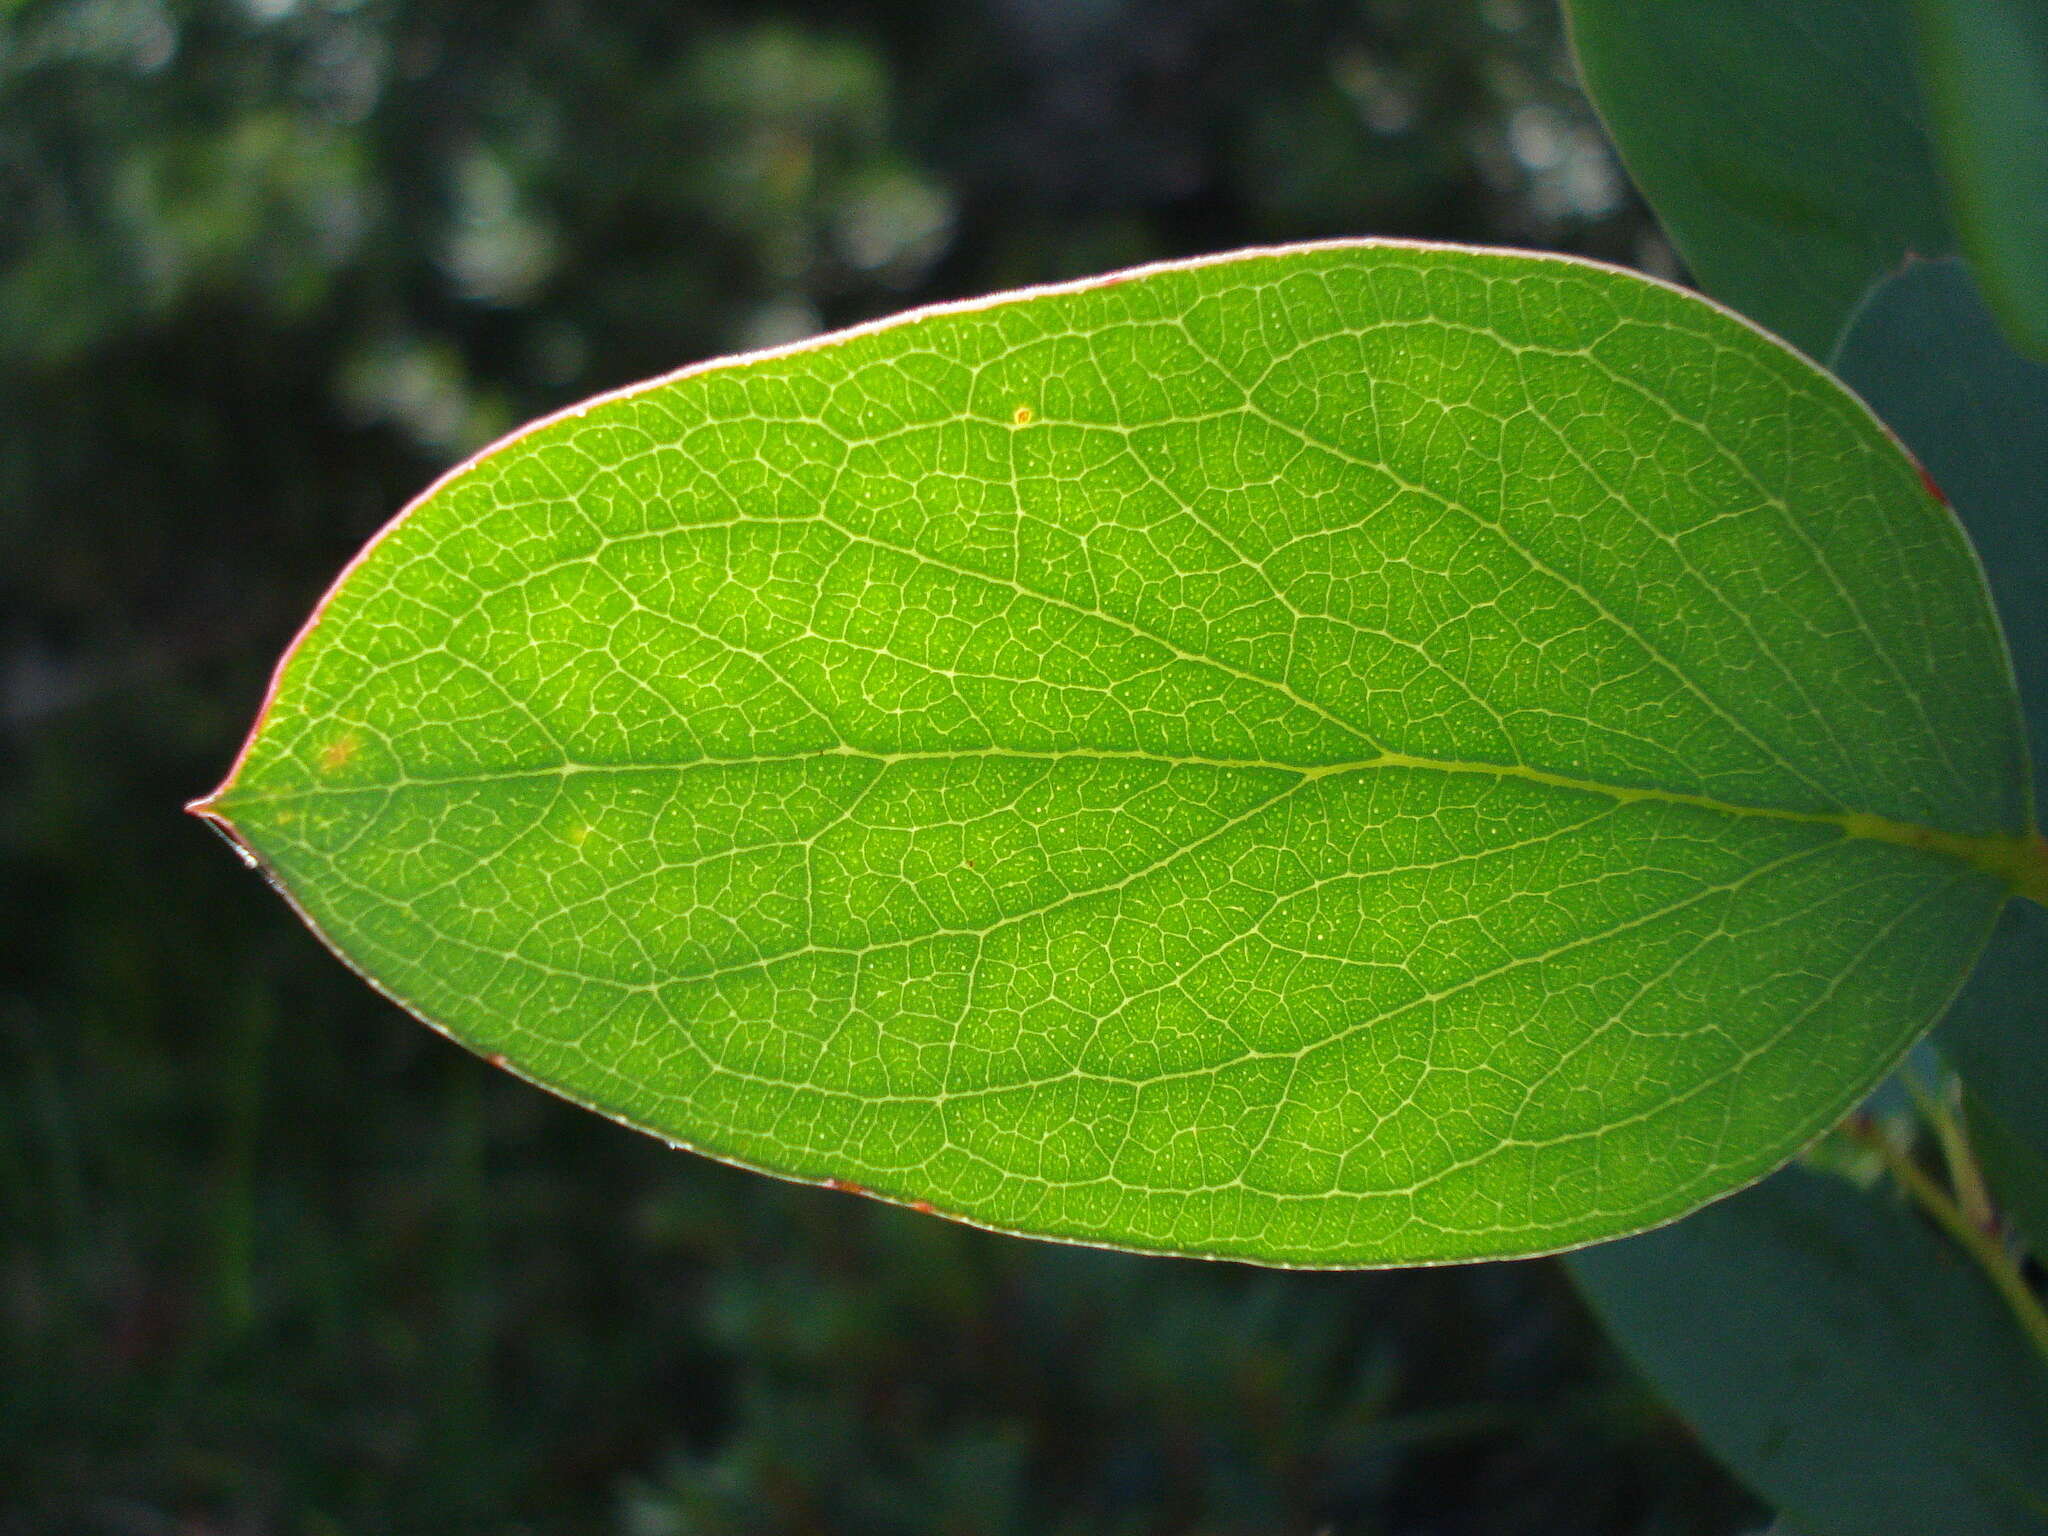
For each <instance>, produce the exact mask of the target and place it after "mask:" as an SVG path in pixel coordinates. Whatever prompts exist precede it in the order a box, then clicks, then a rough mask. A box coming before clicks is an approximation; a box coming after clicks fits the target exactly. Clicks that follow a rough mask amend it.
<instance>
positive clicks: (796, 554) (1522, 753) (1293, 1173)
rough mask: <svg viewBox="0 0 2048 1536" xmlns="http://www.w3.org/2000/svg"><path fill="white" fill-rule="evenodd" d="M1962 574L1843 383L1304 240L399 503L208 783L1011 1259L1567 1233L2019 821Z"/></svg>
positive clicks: (1414, 1244)
mask: <svg viewBox="0 0 2048 1536" xmlns="http://www.w3.org/2000/svg"><path fill="white" fill-rule="evenodd" d="M2024 775H2025V752H2024V746H2023V743H2022V740H2021V736H2020V731H2019V726H2018V723H2017V720H2016V716H2015V704H2014V699H2013V695H2012V688H2011V681H2010V675H2009V672H2008V669H2007V666H2006V662H2005V658H2004V655H2003V652H2002V649H2001V646H2000V642H1999V638H1998V634H1997V630H1996V626H1995V622H1994V621H1993V619H1992V618H1991V614H1990V611H1989V608H1988V606H1987V603H1986V599H1985V594H1984V591H1983V588H1982V583H1981V580H1980V578H1979V576H1978V574H1977V571H1976V567H1975V563H1974V561H1973V559H1972V556H1971V554H1970V552H1969V549H1968V547H1967V546H1966V544H1965V543H1964V541H1963V539H1962V536H1961V534H1960V531H1959V530H1958V529H1957V527H1956V526H1955V523H1954V521H1953V519H1952V518H1950V516H1949V515H1948V514H1947V512H1946V511H1945V510H1944V509H1943V508H1942V507H1941V505H1940V504H1939V503H1938V502H1937V501H1936V500H1935V499H1934V498H1933V497H1932V496H1930V495H1929V494H1928V492H1927V491H1926V490H1925V489H1924V487H1923V486H1922V484H1921V482H1920V478H1919V476H1918V474H1917V473H1916V471H1915V469H1914V466H1913V465H1912V463H1911V462H1910V461H1909V460H1908V459H1907V458H1906V457H1905V455H1904V454H1902V453H1901V452H1900V451H1899V450H1898V448H1897V446H1896V444H1895V443H1894V442H1893V440H1892V439H1891V438H1890V437H1889V436H1888V435H1887V434H1886V433H1885V432H1884V431H1883V430H1882V429H1881V428H1880V427H1879V426H1878V425H1877V424H1876V422H1875V421H1874V420H1873V419H1872V418H1871V417H1870V416H1869V414H1868V413H1867V412H1866V411H1865V410H1864V408H1863V407H1862V406H1861V405H1860V404H1859V403H1858V402H1857V401H1855V400H1854V399H1853V398H1852V397H1850V396H1849V395H1847V394H1845V393H1844V392H1843V391H1842V390H1841V389H1840V388H1839V387H1838V386H1837V385H1836V384H1835V383H1834V382H1833V381H1832V380H1830V379H1829V378H1828V377H1827V376H1826V375H1824V374H1822V373H1820V372H1819V371H1818V370H1816V369H1815V368H1813V367H1812V366H1811V365H1810V364H1808V363H1807V362H1805V361H1804V360H1803V359H1802V358H1800V357H1799V356H1798V355H1797V354H1795V353H1793V352H1791V351H1789V350H1788V349H1786V348H1785V347H1783V346H1781V345H1780V344H1778V343H1777V342H1775V341H1773V340H1771V339H1770V338H1768V337H1766V336H1764V335H1762V334H1760V333H1759V332H1757V331H1756V330H1754V329H1753V328H1751V327H1750V326H1748V325H1747V324H1746V323H1744V322H1742V321H1740V320H1738V319H1737V318H1735V317H1733V316H1731V315H1729V314H1727V313H1726V312H1725V311H1722V310H1719V309H1717V308H1715V307H1714V306H1712V305H1710V304H1707V303H1706V302H1704V301H1702V300H1699V299H1697V298H1695V297H1693V296H1691V295H1688V294H1685V293H1682V292H1680V291H1677V290H1675V289H1671V288H1668V287H1665V286H1663V285H1659V284H1655V283H1652V282H1649V281H1647V280H1644V279H1641V278H1638V277H1635V276H1633V275H1632V274H1628V273H1624V272H1620V271H1616V270H1613V269H1609V268H1604V267H1598V266H1594V265H1591V264H1587V263H1581V262H1574V261H1569V260H1564V259H1558V258H1548V257H1535V256H1525V255H1516V254H1509V253H1494V252H1482V251H1472V250H1463V249H1456V248H1432V247H1422V246H1408V245H1400V244H1380V243H1371V242H1365V243H1349V244H1343V243H1340V244H1333V245H1328V246H1321V247H1302V248H1296V249H1292V250H1286V251H1278V252H1252V253H1246V254H1243V255H1240V256H1235V257H1227V258H1221V259H1216V260H1210V261H1204V262H1196V263H1191V264H1187V265H1183V266H1177V267H1164V268H1153V269H1147V270H1142V271H1139V272H1135V273H1125V274H1120V275H1118V276H1115V277H1111V278H1106V279H1102V280H1098V281H1094V282H1089V283H1082V284H1078V285H1074V286H1071V287H1068V288H1062V289H1047V290H1039V291H1036V292H1032V293H1026V294H1021V295H1012V296H1007V297H1003V298H998V299H993V300H988V301H984V302H981V303H976V304H970V305H965V306H958V307H951V308H942V309H938V310H932V311H925V312H922V313H919V314H913V315H910V316H906V317H903V318H901V319H898V320H896V321H893V322H890V323H886V324H883V325H880V326H876V327H871V328H867V329H864V330H860V331H854V332H848V333H845V334H842V335H839V336H834V337H827V338H824V339H822V340H819V341H816V342H813V343H809V344H806V345H804V346H800V347H797V348H793V349H789V350H785V351H782V352H776V353H765V354H761V355H758V356H754V357H750V358H743V359H737V360H730V361H726V362H721V363H716V364H712V365H708V366H706V367H702V368H697V369H691V370H687V371H685V372H684V373H681V374H678V375H675V376H674V377H671V378H669V379H666V380H659V381H656V382H654V383H652V384H648V385H645V386H642V387H639V388H637V389H632V390H628V391H625V392H623V393H621V394H619V395H616V396H612V397H609V398H606V399H602V400H598V401H593V402H591V403H589V404H587V405H585V406H582V407H578V408H577V409H575V410H573V411H571V412H569V413H566V414H565V415H563V416H561V417H558V418H555V419H554V420H552V421H549V422H546V423H542V424H541V425H539V426H537V427H535V428H534V429H532V430H530V431H528V432H526V433H524V434H522V435H520V436H518V437H516V438H514V439H512V440H510V441H509V442H507V443H505V444H503V445H501V446H499V447H498V448H497V449H495V450H493V451H492V452H490V453H488V454H487V455H485V456H484V457H482V458H481V459H479V460H478V461H477V462H475V463H474V464H471V465H469V466H467V467H465V468H464V469H462V470H460V471H458V472H456V473H455V474H453V475H451V476H450V477H449V478H447V479H446V480H444V481H443V482H442V483H441V484H440V485H438V486H436V487H435V488H434V489H433V490H432V491H431V492H430V493H429V494H428V495H427V496H426V497H424V498H423V499H422V500H421V501H420V502H418V503H417V504H415V506H414V507H413V508H412V509H411V510H410V511H408V512H407V513H406V514H405V515H404V516H403V517H401V518H400V519H399V520H398V521H397V522H395V523H394V524H393V525H392V526H391V527H390V528H388V529H387V530H386V531H385V533H384V534H382V535H381V536H380V537H379V538H378V540H377V541H375V543H373V545H372V546H371V547H370V548H369V549H368V550H367V551H366V552H365V553H364V554H363V555H362V556H361V557H360V558H359V559H358V561H357V562H356V564H355V565H354V566H352V567H351V569H350V570H349V571H348V572H347V573H346V574H345V575H344V577H343V579H342V580H341V581H340V583H339V584H338V585H337V586H336V588H335V589H334V591H333V592H331V593H330V594H329V595H328V597H327V599H326V600H325V601H324V602H323V604H322V605H321V608H320V610H319V612H318V614H317V615H316V617H315V618H314V620H313V621H312V622H311V623H310V624H309V625H308V627H307V629H306V630H305V632H304V633H303V634H302V635H301V637H300V639H299V641H298V642H297V644H296V645H295V646H294V648H293V650H292V651H291V653H290V655H289V656H288V657H287V659H286V660H285V662H284V664H283V666H282V668H281V670H280V673H279V676H278V679H277V682H276V684H275V686H274V689H273V692H272V696H271V698H270V700H269V702H268V704H267V706H266V708H265V710H264V713H263V716H262V718H261V720H260V721H259V724H258V728H257V730H256V733H255V734H254V736H253V737H252V738H251V741H250V743H249V745H248V747H247V748H246V750H245V753H244V756H243V758H242V760H241V761H240V762H239V763H238V764H237V766H236V768H235V770H234V772H233V774H232V775H231V777H230V780H229V782H228V783H227V784H226V785H225V786H224V787H223V788H222V789H221V790H220V791H219V792H218V794H217V795H216V796H215V797H214V798H213V799H212V800H211V801H209V802H207V803H205V804H204V805H203V806H202V807H200V809H202V810H203V811H204V812H205V813H206V814H208V815H210V816H212V817H213V818H215V819H216V820H217V821H218V822H220V823H221V824H222V825H223V826H227V827H231V829H232V831H233V833H234V835H235V836H237V837H238V838H239V839H240V840H241V842H242V843H243V844H244V845H245V847H246V848H247V849H248V850H249V851H250V853H251V855H252V857H254V858H256V859H257V860H259V861H260V862H261V863H262V864H263V865H264V866H265V867H266V868H267V869H268V871H269V872H270V874H271V876H272V878H273V879H274V880H275V881H276V882H277V883H278V885H279V886H280V887H281V888H282V889H283V890H284V891H285V892H286V894H287V895H289V896H290V898H291V899H292V900H293V901H294V903H296V904H297V906H298V907H299V908H300V910H301V911H302V912H303V913H304V914H305V915H306V916H307V918H308V919H309V920H310V921H311V922H312V923H313V924H314V926H315V927H316V928H317V929H318V930H319V931H320V932H321V933H322V934H323V935H324V936H325V937H326V938H327V940H328V941H329V942H330V943H331V944H333V945H334V947H335V948H336V949H337V950H339V951H340V952H341V953H342V954H343V955H344V956H345V957H346V958H347V959H348V960H349V961H350V963H352V964H353V965H355V966H356V967H357V968H359V969H360V970H361V971H363V972H364V974H366V975H367V976H368V977H370V978H371V979H372V980H373V981H374V982H375V983H376V984H377V985H378V986H379V987H381V988H382V989H383V990H385V991H386V992H387V993H389V994H390V995H391V996H393V997H394V998H396V999H398V1000H399V1001H401V1002H402V1003H404V1004H405V1006H407V1007H408V1008H411V1009H412V1010H413V1011H415V1012H416V1013H418V1014H419V1015H421V1016H422V1017H423V1018H426V1019H428V1020H429V1021H431V1022H433V1023H434V1024H436V1025H437V1026H439V1027H441V1028H443V1029H445V1030H446V1031H448V1032H449V1033H450V1034H452V1035H454V1036H455V1037H456V1038H458V1039H460V1040H462V1041H463V1042H464V1043H466V1044H468V1045H470V1046H472V1047H473V1048H474V1049H476V1050H479V1051H481V1052H485V1053H488V1054H491V1055H494V1056H499V1057H502V1058H504V1059H505V1060H506V1061H507V1062H508V1064H510V1065H511V1066H513V1067H514V1068H515V1069H516V1070H518V1071H519V1072H521V1073H523V1074H525V1075H527V1076H529V1077H531V1078H533V1079H535V1080H536V1081H539V1082H542V1083H545V1084H547V1085H548V1086H550V1087H552V1088H554V1089H555V1090H557V1091H558V1092H561V1093H563V1094H565V1095H566V1096H568V1097H570V1098H572V1099H575V1100H577V1101H579V1102H582V1103H585V1104H589V1105H591V1106H593V1107H596V1108H598V1109H601V1110H603V1111H604V1112H605V1113H608V1114H610V1115H613V1116H615V1117H617V1118H619V1119H621V1120H624V1121H627V1122H629V1123H631V1124H634V1125H637V1126H640V1127H643V1128H645V1129H648V1130H651V1131H653V1132H655V1133H657V1134H659V1135H662V1136H664V1137H667V1138H669V1139H670V1140H672V1141H675V1142H678V1143H682V1144H687V1145H689V1146H692V1147H695V1148H698V1149H700V1150H703V1151H706V1152H709V1153H712V1154H714V1155H716V1156H719V1157H723V1158H728V1159H731V1160H733V1161H737V1162H740V1163H744V1164H747V1165H750V1166H754V1167H759V1168H763V1169H767V1170H770V1171H774V1172H778V1173H781V1174H785V1175H788V1176H791V1177H797V1178H804V1179H813V1180H832V1181H837V1182H840V1183H843V1184H853V1185H857V1186H860V1187H863V1188H866V1189H868V1190H870V1191H872V1192H875V1193H878V1194H881V1195H884V1196H887V1197H889V1198H892V1199H896V1200H902V1201H907V1202H915V1203H919V1204H929V1205H931V1206H935V1207H937V1208H938V1209H940V1210H943V1211H946V1212H949V1213H953V1214H956V1215H959V1216H962V1217H965V1218H967V1219H970V1220H973V1221H976V1222H981V1223H984V1224H987V1225H990V1226H995V1227H999V1228H1003V1229H1007V1230H1014V1231H1020V1232H1029V1233H1035V1234H1041V1235H1048V1236H1056V1237H1064V1238H1070V1239H1076V1240H1084V1241H1093V1242H1104V1243H1114V1244H1119V1245H1125V1246H1130V1247H1134V1248H1142V1249H1150V1250H1160V1251H1170V1252H1180V1253H1194V1254H1209V1255H1229V1256H1235V1257H1242V1258H1251V1259H1259V1260H1264V1261H1270V1262H1286V1263H1303V1264H1330V1265H1338V1264H1374V1263H1397V1262H1410V1261H1425V1260H1440V1259H1454V1258H1467V1257H1475V1256H1481V1255H1499V1254H1518V1253H1531V1252H1537V1251H1543V1250H1549V1249H1555V1248H1558V1247H1561V1246H1566V1245H1569V1244H1574V1243H1580V1242H1585V1241H1589V1240H1592V1239H1595V1238H1598V1237H1601V1236H1607V1235H1612V1234H1615V1233H1618V1232H1625V1231H1630V1230H1635V1229H1638V1228H1641V1227H1644V1226H1647V1225H1649V1224H1651V1223H1654V1222H1658V1221H1662V1220H1666V1219H1668V1218H1670V1217H1673V1216H1676V1215H1678V1214H1680V1213H1682V1212H1683V1211H1685V1210H1688V1209H1690V1208H1692V1207H1694V1206H1696V1205H1698V1204H1700V1203H1701V1202H1702V1201H1705V1200H1708V1199H1710V1198H1712V1197H1714V1196H1716V1195H1718V1194H1721V1193H1724V1192H1726V1191H1727V1190H1729V1189H1731V1188H1734V1187H1736V1186H1739V1185H1741V1184H1743V1183H1745V1182H1748V1181H1750V1180H1752V1179H1754V1178H1756V1177H1758V1176H1759V1175H1761V1174H1762V1173H1764V1172H1765V1171H1767V1170H1768V1169H1769V1168H1771V1167H1772V1166H1774V1165H1776V1164H1777V1163H1779V1162H1781V1161H1783V1160H1784V1159H1785V1158H1786V1157H1788V1156H1789V1155H1790V1154H1791V1153H1792V1152H1793V1151H1794V1150H1795V1149H1796V1148H1797V1147H1799V1146H1800V1145H1801V1144H1803V1143H1804V1142H1805V1141H1807V1140H1809V1139H1810V1138H1811V1137H1812V1136H1814V1135H1815V1134H1817V1133H1818V1132H1819V1131H1821V1130H1822V1129H1824V1128H1825V1127H1826V1126H1827V1125H1828V1124H1830V1123H1831V1122H1832V1121H1833V1120H1834V1119H1835V1118H1836V1117H1837V1116H1839V1115H1840V1114H1841V1113H1842V1112H1843V1111H1844V1110H1845V1109H1846V1108H1847V1107H1848V1106H1849V1105H1850V1104H1852V1103H1854V1102H1855V1100H1856V1099H1857V1098H1859V1097H1860V1096H1861V1095H1862V1094H1863V1093H1864V1092H1866V1091H1867V1090H1868V1089H1869V1087H1870V1085H1871V1084H1872V1083H1873V1082H1875V1081H1876V1080H1877V1078H1878V1077H1879V1076H1881V1075H1882V1074H1883V1072H1884V1071H1885V1070H1886V1069H1887V1068H1888V1067H1890V1066H1891V1065H1892V1064H1893V1063H1894V1062H1895V1061H1896V1060H1897V1059H1898V1057H1899V1055H1900V1054H1901V1053H1902V1052H1903V1051H1904V1050H1905V1049H1906V1047H1907V1045H1908V1044H1909V1043H1910V1042H1911V1041H1912V1039H1913V1038H1914V1037H1915V1036H1916V1035H1918V1034H1919V1033H1920V1032H1921V1031H1922V1030H1923V1029H1924V1028H1926V1026H1927V1025H1928V1024H1929V1023H1930V1022H1931V1021H1932V1019H1933V1018H1934V1017H1935V1015H1936V1014H1937V1013H1938V1012H1939V1011H1940V1010H1941V1008H1942V1007H1943V1006H1944V1005H1945V1004H1946V1003H1947V1002H1948V1000H1949V998H1950V997H1951V995H1952V994H1953V993H1954V991H1955V989H1956V987H1957V985H1958V984H1959V983H1960V981H1961V979H1962V977H1963V975H1964V974H1965V972H1966V971H1967V970H1968V968H1969V966H1970V963H1971V962H1972V960H1973V959H1974V958H1975V956H1976V953H1977V951H1978V949H1979V948H1980V947H1981V945H1982V944H1983V942H1984V938H1985V935H1986V933H1987V932H1988V930H1989V928H1990V926H1991V924H1992V921H1993V918H1994V916H1995V915H1996V913H1997V911H1998V909H1999V907H2000V905H2001V903H2002V902H2003V900H2004V898H2005V896H2006V894H2007V891H2008V888H2009V886H2010V884H2011V882H2012V881H2013V880H2014V879H2015V878H2018V877H2019V874H2020V863H2019V861H2020V859H2021V857H2022V854H2023V853H2024V851H2025V847H2026V845H2025V844H2024V843H2023V842H2022V841H2021V834H2022V833H2023V832H2024V831H2025V829H2026V824H2027V809H2026V804H2025V798H2026V797H2025V779H2024Z"/></svg>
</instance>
